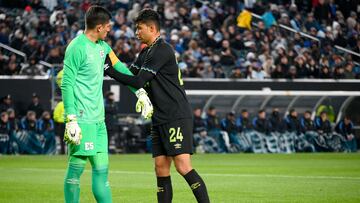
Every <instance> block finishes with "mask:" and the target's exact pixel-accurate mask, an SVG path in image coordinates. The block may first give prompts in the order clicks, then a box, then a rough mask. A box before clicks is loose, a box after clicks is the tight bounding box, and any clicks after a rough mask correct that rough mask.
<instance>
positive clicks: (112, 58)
mask: <svg viewBox="0 0 360 203" xmlns="http://www.w3.org/2000/svg"><path fill="white" fill-rule="evenodd" d="M109 69H110V70H112V71H114V72H119V73H122V74H125V75H129V76H132V75H133V73H132V72H131V71H130V70H129V69H128V68H127V67H126V65H125V64H124V63H122V62H121V61H120V60H119V58H118V57H117V56H116V55H115V53H114V51H112V50H111V51H110V53H109V54H107V55H106V59H105V65H104V73H105V74H106V75H108V76H110V77H111V75H109V74H108V72H109V71H107V70H109ZM123 84H124V83H123ZM128 88H129V89H130V90H131V91H132V92H133V93H135V92H136V91H137V90H138V89H140V88H134V86H128Z"/></svg>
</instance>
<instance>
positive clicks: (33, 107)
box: [27, 93, 44, 118]
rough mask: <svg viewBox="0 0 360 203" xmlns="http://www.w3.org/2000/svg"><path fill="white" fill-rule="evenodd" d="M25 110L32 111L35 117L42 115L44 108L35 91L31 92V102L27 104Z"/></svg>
mask: <svg viewBox="0 0 360 203" xmlns="http://www.w3.org/2000/svg"><path fill="white" fill-rule="evenodd" d="M27 111H34V112H35V113H36V117H37V118H39V117H40V116H41V115H42V113H43V111H44V108H43V107H42V105H41V103H40V99H39V96H38V95H37V94H36V93H33V94H32V100H31V104H29V106H28V108H27Z"/></svg>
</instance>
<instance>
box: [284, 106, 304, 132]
mask: <svg viewBox="0 0 360 203" xmlns="http://www.w3.org/2000/svg"><path fill="white" fill-rule="evenodd" d="M285 120H286V125H287V127H286V128H287V130H288V131H289V132H296V133H297V134H300V133H301V123H300V121H299V119H298V113H297V111H295V109H291V110H290V112H289V115H287V116H286V119H285Z"/></svg>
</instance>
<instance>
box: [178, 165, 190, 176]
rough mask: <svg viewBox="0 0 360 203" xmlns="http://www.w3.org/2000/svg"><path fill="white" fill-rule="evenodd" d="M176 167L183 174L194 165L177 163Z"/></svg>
mask: <svg viewBox="0 0 360 203" xmlns="http://www.w3.org/2000/svg"><path fill="white" fill-rule="evenodd" d="M175 167H176V171H177V172H178V173H179V174H180V175H182V176H184V175H186V174H187V173H188V172H189V171H191V170H192V167H191V166H190V165H187V164H177V165H176V166H175Z"/></svg>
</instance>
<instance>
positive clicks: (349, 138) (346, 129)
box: [335, 116, 357, 152]
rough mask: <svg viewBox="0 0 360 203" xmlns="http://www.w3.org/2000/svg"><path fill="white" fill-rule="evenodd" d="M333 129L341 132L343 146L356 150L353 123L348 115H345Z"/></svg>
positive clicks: (351, 150) (350, 150) (348, 149)
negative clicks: (343, 140) (343, 141)
mask: <svg viewBox="0 0 360 203" xmlns="http://www.w3.org/2000/svg"><path fill="white" fill-rule="evenodd" d="M335 131H336V132H337V133H339V134H341V135H342V136H343V138H344V139H345V147H346V150H347V151H349V152H356V151H357V143H356V138H355V130H354V124H353V122H352V121H351V119H350V117H349V116H345V117H344V119H343V120H342V121H340V122H339V123H338V124H337V125H336V127H335Z"/></svg>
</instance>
